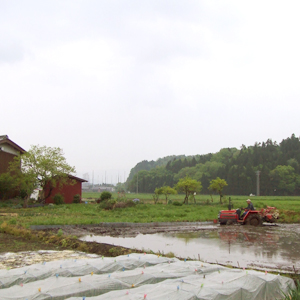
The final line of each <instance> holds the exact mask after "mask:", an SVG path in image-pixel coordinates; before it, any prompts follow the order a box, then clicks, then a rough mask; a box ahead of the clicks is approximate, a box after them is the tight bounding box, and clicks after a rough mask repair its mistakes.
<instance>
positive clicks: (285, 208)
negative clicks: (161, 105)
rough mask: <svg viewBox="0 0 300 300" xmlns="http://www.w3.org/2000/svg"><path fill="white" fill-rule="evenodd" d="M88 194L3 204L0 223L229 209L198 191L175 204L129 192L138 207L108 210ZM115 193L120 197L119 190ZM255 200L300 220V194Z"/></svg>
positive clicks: (236, 200) (196, 216)
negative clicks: (39, 203) (77, 199)
mask: <svg viewBox="0 0 300 300" xmlns="http://www.w3.org/2000/svg"><path fill="white" fill-rule="evenodd" d="M87 195H88V196H89V197H90V198H92V196H93V198H92V199H89V201H88V202H87V204H85V203H83V204H66V205H54V206H44V207H35V208H26V209H24V208H16V203H14V204H12V203H11V204H10V205H8V206H7V205H5V206H4V207H3V205H2V207H1V205H0V215H1V219H0V224H1V223H2V222H6V223H7V224H10V225H20V226H23V227H25V228H28V227H29V226H30V225H73V224H97V223H100V222H132V223H151V222H183V221H188V222H195V221H198V222H199V221H202V222H203V221H212V220H214V219H216V218H217V215H218V212H219V210H224V209H228V208H227V207H228V199H225V201H224V204H220V203H219V197H218V196H217V195H215V196H213V202H211V200H210V196H209V195H197V196H196V204H194V203H190V204H189V205H182V206H175V205H171V204H168V205H166V204H165V200H161V201H160V203H158V204H156V205H154V204H152V203H153V202H152V199H151V194H129V195H130V198H129V197H127V199H134V198H139V199H140V203H139V204H137V205H136V206H135V207H126V208H117V209H114V210H108V211H106V210H101V209H99V207H98V206H99V205H98V204H96V202H95V201H94V200H93V199H97V198H98V197H99V193H88V194H85V193H84V194H83V198H85V197H86V196H87ZM113 196H114V197H115V198H117V194H114V195H113ZM183 198H184V196H183V195H176V196H173V197H172V200H173V202H174V201H179V202H182V201H183ZM248 198H249V197H247V196H232V197H231V200H232V203H233V206H234V208H238V207H245V206H246V205H247V204H246V199H248ZM252 201H253V203H254V206H255V207H256V208H257V209H258V208H263V207H266V206H275V207H276V208H278V209H279V211H280V220H279V221H280V222H286V223H300V197H266V196H262V197H252ZM0 204H1V202H0ZM2 204H3V202H2ZM5 204H7V203H5ZM17 207H20V205H18V206H17Z"/></svg>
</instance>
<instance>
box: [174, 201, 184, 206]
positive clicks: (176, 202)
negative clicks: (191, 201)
mask: <svg viewBox="0 0 300 300" xmlns="http://www.w3.org/2000/svg"><path fill="white" fill-rule="evenodd" d="M173 205H174V206H182V203H181V202H179V201H174V202H173Z"/></svg>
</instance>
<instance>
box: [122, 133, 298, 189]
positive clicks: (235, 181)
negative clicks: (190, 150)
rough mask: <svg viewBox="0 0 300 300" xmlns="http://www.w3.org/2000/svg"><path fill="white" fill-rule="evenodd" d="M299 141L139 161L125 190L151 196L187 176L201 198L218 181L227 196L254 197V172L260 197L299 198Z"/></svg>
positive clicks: (264, 143)
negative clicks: (222, 181)
mask: <svg viewBox="0 0 300 300" xmlns="http://www.w3.org/2000/svg"><path fill="white" fill-rule="evenodd" d="M299 163H300V140H299V138H298V137H296V136H295V135H294V134H293V135H292V136H291V137H290V138H287V139H285V140H282V142H281V143H280V144H277V143H276V142H272V140H271V139H268V140H267V141H266V142H262V143H255V144H254V146H249V147H246V146H245V145H242V146H241V148H240V149H237V148H224V149H221V150H220V151H219V152H217V153H214V154H212V153H209V154H205V155H195V156H185V155H180V156H175V155H173V156H167V157H165V158H159V159H158V160H157V161H150V162H149V161H146V160H145V161H142V162H140V163H138V164H137V165H136V166H135V167H134V168H133V169H131V172H130V175H129V177H128V179H127V182H126V186H127V189H128V190H129V191H132V192H136V191H138V192H144V193H153V192H154V190H155V188H157V187H161V186H164V185H168V186H171V187H172V186H174V185H175V184H176V183H177V182H178V180H179V179H180V178H184V177H186V176H189V177H191V178H192V179H196V180H198V181H201V183H202V186H203V188H202V191H201V193H202V194H209V190H208V186H209V184H210V181H211V180H213V179H216V178H217V177H220V178H222V179H225V180H226V182H227V183H228V186H227V187H225V188H224V193H225V194H227V195H229V194H230V195H249V194H251V193H252V194H255V193H256V189H257V171H259V172H260V177H259V179H260V195H300V165H299Z"/></svg>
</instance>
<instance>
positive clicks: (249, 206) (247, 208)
mask: <svg viewBox="0 0 300 300" xmlns="http://www.w3.org/2000/svg"><path fill="white" fill-rule="evenodd" d="M246 201H247V203H248V206H247V207H246V208H243V209H244V210H245V211H244V213H243V214H242V215H241V219H243V218H244V216H245V215H246V213H247V212H248V211H249V210H255V209H254V206H253V203H252V202H251V200H250V199H247V200H246Z"/></svg>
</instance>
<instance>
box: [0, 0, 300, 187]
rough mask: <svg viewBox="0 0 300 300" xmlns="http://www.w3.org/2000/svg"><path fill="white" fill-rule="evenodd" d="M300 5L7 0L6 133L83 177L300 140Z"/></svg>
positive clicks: (3, 43)
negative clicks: (50, 153)
mask: <svg viewBox="0 0 300 300" xmlns="http://www.w3.org/2000/svg"><path fill="white" fill-rule="evenodd" d="M299 12H300V2H299V1H298V0H296V1H284V2H282V1H276V0H275V1H274V0H273V1H267V0H266V1H261V0H260V1H258V0H253V1H240V0H227V1H213V0H198V1H195V0H185V1H178V0H152V1H149V0H144V1H141V0H126V1H125V0H122V1H121V0H102V1H98V0H72V1H71V0H59V1H58V0H43V1H39V0H25V1H24V0H14V1H11V0H0V111H1V117H0V135H4V134H6V135H8V136H9V138H10V139H11V140H12V141H14V142H15V143H17V144H18V145H19V146H21V147H22V148H24V149H25V150H29V149H30V147H31V145H40V146H44V145H45V146H48V147H60V148H62V149H63V152H64V155H65V157H66V159H67V162H68V163H69V164H70V165H72V166H75V168H76V171H77V176H79V177H82V176H83V174H84V173H89V176H90V181H92V180H93V182H94V183H102V182H104V181H105V179H106V182H108V183H115V182H117V181H121V182H123V181H124V178H125V179H126V178H127V176H128V175H129V172H130V170H131V168H133V167H134V166H135V165H136V164H137V163H139V162H140V161H143V160H149V161H151V160H157V159H158V158H162V157H165V156H168V155H182V154H185V155H197V154H207V153H216V152H218V151H219V150H220V149H222V148H227V147H230V148H231V147H236V148H238V149H240V147H241V146H242V145H243V144H244V145H246V146H247V147H248V146H252V145H254V143H255V142H263V141H266V140H267V139H269V138H270V139H272V140H273V141H277V142H278V143H280V142H281V141H282V140H283V139H286V138H288V137H290V136H291V135H292V134H293V133H294V134H295V135H296V136H297V137H299V125H300V118H299V109H300V101H299V100H300V84H299V83H300V39H299V28H300V18H299Z"/></svg>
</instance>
